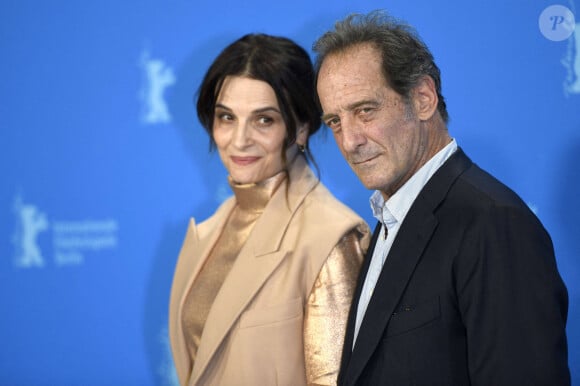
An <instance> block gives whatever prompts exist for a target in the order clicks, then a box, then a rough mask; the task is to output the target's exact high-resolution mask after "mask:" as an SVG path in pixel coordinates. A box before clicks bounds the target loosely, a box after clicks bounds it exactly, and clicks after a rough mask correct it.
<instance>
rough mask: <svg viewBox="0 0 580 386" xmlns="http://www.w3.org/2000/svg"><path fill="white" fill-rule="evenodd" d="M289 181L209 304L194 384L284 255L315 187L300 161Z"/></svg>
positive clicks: (272, 203) (194, 373) (268, 209)
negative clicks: (295, 221)
mask: <svg viewBox="0 0 580 386" xmlns="http://www.w3.org/2000/svg"><path fill="white" fill-rule="evenodd" d="M290 180H291V183H290V186H289V187H288V191H287V190H286V184H287V180H286V181H284V182H283V183H282V184H281V185H280V187H279V188H278V189H277V191H276V192H275V193H274V195H273V196H272V198H271V200H270V202H269V203H268V205H267V207H266V208H265V210H264V213H262V215H261V216H260V218H259V219H258V221H257V222H256V224H255V225H254V229H253V230H252V232H251V234H250V236H249V238H248V240H247V242H246V244H245V245H244V246H243V247H242V250H241V251H240V254H239V256H238V258H237V259H236V262H235V263H234V265H233V266H232V269H231V271H230V273H229V274H228V277H227V280H225V282H224V284H223V286H222V287H221V289H220V291H219V293H218V295H217V297H216V299H215V301H214V303H213V306H212V308H211V310H210V313H209V315H208V318H207V321H206V325H208V326H211V328H208V329H206V330H204V335H203V340H202V343H201V345H200V347H199V350H198V353H197V358H196V362H195V365H194V369H193V374H192V379H193V381H194V382H193V383H194V384H195V382H196V381H197V380H198V379H199V377H200V376H201V375H202V374H203V372H204V371H205V369H206V368H207V367H208V365H209V364H210V362H211V359H212V357H213V356H214V354H215V353H216V351H217V350H218V348H219V346H220V344H221V343H222V341H223V340H224V339H225V337H226V335H227V334H228V332H229V330H230V329H231V328H232V326H233V325H234V324H235V323H236V321H237V320H238V318H239V317H240V315H241V314H242V312H243V311H244V310H245V309H246V307H247V306H248V304H249V303H250V302H251V301H252V299H253V298H254V296H255V295H256V294H257V293H258V291H259V290H260V288H261V287H262V285H263V284H264V282H266V281H267V279H268V277H269V276H270V275H271V273H272V272H273V271H274V270H275V269H276V267H278V265H279V264H280V262H281V261H282V260H283V259H284V257H285V256H286V254H287V251H285V250H280V244H281V242H282V239H283V237H284V234H285V232H286V229H287V227H288V224H289V223H290V220H291V219H292V216H293V215H294V212H295V211H296V209H297V208H298V207H299V206H300V204H301V203H302V201H303V200H304V197H305V196H306V194H307V193H308V192H310V190H312V189H313V188H314V186H315V185H316V183H317V180H316V178H315V177H314V176H313V175H312V172H311V171H310V169H309V168H308V166H307V165H306V163H305V161H304V160H303V158H302V157H298V159H297V160H296V161H295V162H294V165H293V167H292V169H291V171H290ZM286 192H288V194H286Z"/></svg>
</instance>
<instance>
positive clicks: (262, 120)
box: [258, 116, 274, 126]
mask: <svg viewBox="0 0 580 386" xmlns="http://www.w3.org/2000/svg"><path fill="white" fill-rule="evenodd" d="M272 122H274V120H273V119H272V118H270V117H266V116H261V117H258V123H259V124H260V125H262V126H264V125H269V124H270V123H272Z"/></svg>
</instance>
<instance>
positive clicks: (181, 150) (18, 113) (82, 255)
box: [0, 0, 580, 386]
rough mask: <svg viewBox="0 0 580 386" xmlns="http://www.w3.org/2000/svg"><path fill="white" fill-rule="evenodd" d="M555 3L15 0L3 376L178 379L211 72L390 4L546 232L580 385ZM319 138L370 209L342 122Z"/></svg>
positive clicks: (205, 168)
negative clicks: (173, 288) (180, 320)
mask: <svg viewBox="0 0 580 386" xmlns="http://www.w3.org/2000/svg"><path fill="white" fill-rule="evenodd" d="M554 4H555V3H552V2H551V1H544V0H533V1H532V0H525V1H524V0H521V1H510V2H506V1H501V2H500V1H498V2H495V3H494V2H492V3H490V2H483V1H477V2H474V1H470V2H454V1H438V2H433V1H430V0H415V1H407V0H392V1H378V0H361V1H357V2H352V1H347V0H332V1H331V0H324V1H319V2H315V1H310V0H293V1H289V2H285V3H278V2H274V1H271V0H270V1H263V0H247V1H244V2H235V1H229V0H224V1H221V2H216V1H211V2H210V1H201V0H196V1H193V0H189V1H186V0H171V1H161V0H141V1H105V0H104V1H65V0H61V1H58V0H57V1H31V0H18V1H16V0H2V1H1V2H0V58H1V59H0V73H2V74H4V75H3V76H2V80H1V81H0V168H1V169H0V175H1V181H2V182H1V184H0V384H1V385H35V386H37V385H65V384H70V385H73V384H74V385H80V384H82V385H174V384H175V376H174V371H173V367H172V366H173V364H172V360H171V356H170V352H169V346H168V342H167V307H168V297H169V289H170V284H171V278H172V273H173V267H174V264H175V261H176V257H177V254H178V251H179V248H180V245H181V241H182V239H183V237H184V235H185V229H186V224H187V220H188V218H189V217H190V216H195V217H196V218H197V219H199V220H202V219H204V218H206V217H207V216H209V215H210V214H211V213H212V212H213V211H214V210H215V208H216V207H217V205H218V204H219V203H221V202H222V201H223V199H224V198H225V197H226V196H228V195H229V194H230V192H229V190H228V186H227V183H226V175H225V171H224V169H223V167H222V166H221V165H220V162H219V159H218V157H217V155H216V154H209V153H208V140H207V137H206V134H205V132H204V131H203V130H202V129H201V127H200V125H199V123H198V122H197V119H196V116H195V112H194V108H193V102H192V100H193V94H194V92H195V90H196V89H197V87H198V85H199V82H200V79H201V77H202V76H203V74H204V72H205V70H206V68H207V66H208V65H209V63H210V62H211V60H213V58H214V57H215V56H216V55H217V53H218V52H219V51H220V50H221V49H222V48H223V47H224V46H225V45H226V44H227V43H229V42H231V41H232V40H234V39H237V38H238V37H240V36H241V35H242V34H245V33H248V32H266V33H271V34H276V35H285V36H288V37H290V38H293V39H295V40H296V41H297V42H299V43H300V44H302V45H303V46H304V47H306V48H307V49H310V47H311V45H312V42H313V41H314V39H315V38H316V37H318V36H319V35H320V34H321V33H323V32H324V31H325V30H326V29H328V28H329V27H331V26H332V24H333V22H334V21H335V20H337V19H339V18H342V17H343V16H345V15H346V14H348V13H351V12H366V11H369V10H372V9H377V8H386V9H388V10H390V11H391V13H392V14H393V15H395V16H398V17H401V18H403V19H405V20H407V21H408V22H410V23H411V24H413V25H415V26H416V27H417V29H418V31H419V32H420V34H421V35H422V36H423V38H424V39H425V41H426V42H427V44H428V45H429V46H430V47H431V49H432V51H433V53H434V55H435V58H436V60H437V61H438V63H439V65H440V67H441V70H442V74H443V93H444V95H445V96H446V98H447V100H448V106H449V112H450V115H451V123H450V131H451V133H452V135H453V136H454V137H455V138H456V139H457V141H458V143H459V144H460V145H461V146H462V147H463V148H464V149H465V150H466V152H467V153H468V154H469V155H470V156H471V157H472V159H474V160H475V161H476V162H477V163H478V164H480V165H481V166H483V167H484V168H486V169H488V170H489V171H490V172H492V173H493V174H495V175H496V176H497V177H498V178H500V179H501V180H503V181H504V182H506V183H507V184H508V185H510V186H511V187H512V188H513V189H514V190H515V191H517V192H518V193H519V194H520V195H521V196H522V197H523V199H524V200H525V201H526V202H527V203H528V204H529V205H530V207H532V208H533V210H534V211H535V212H536V213H537V215H538V216H539V217H540V219H541V220H542V221H543V223H544V224H545V226H546V228H547V229H548V230H549V232H550V233H551V235H552V238H553V241H554V245H555V248H556V254H557V259H558V265H559V268H560V271H561V273H562V276H563V278H564V280H565V282H566V284H567V286H568V290H569V295H570V312H569V321H568V339H569V348H570V367H571V371H572V377H573V380H574V381H575V383H578V384H580V282H579V280H578V278H579V277H580V276H579V273H580V262H579V260H578V257H579V252H580V248H579V238H580V227H579V225H578V223H579V221H580V166H579V165H580V108H579V107H580V24H575V23H576V21H570V20H571V18H570V15H572V17H573V16H574V15H575V14H576V12H577V11H576V8H577V7H578V6H580V2H579V0H573V1H572V0H571V1H562V3H559V4H561V5H562V6H565V7H566V8H567V9H568V10H570V13H569V14H567V16H566V15H564V14H561V13H558V14H557V15H552V14H550V15H546V14H543V13H542V12H543V11H544V10H545V9H546V8H547V7H549V6H551V5H554ZM560 11H561V9H560ZM542 15H543V16H542ZM561 15H563V16H561ZM576 15H577V14H576ZM564 16H565V17H564ZM542 18H543V19H542ZM576 19H580V16H578V17H577V18H576ZM542 20H543V21H542ZM578 21H580V20H578ZM566 23H568V28H569V30H570V33H569V34H568V35H570V34H571V35H570V36H569V37H566V36H564V38H563V39H562V37H561V36H556V35H557V33H558V32H561V31H562V29H561V28H563V27H564V26H565V25H566ZM570 23H571V24H570ZM574 25H575V26H576V29H575V30H572V29H570V28H571V26H572V27H574ZM313 150H314V154H315V157H316V159H317V161H318V163H319V166H320V169H321V171H322V180H323V181H324V182H325V183H326V184H327V186H328V187H329V188H330V190H332V191H333V192H334V193H335V194H336V195H337V196H338V197H339V198H340V199H342V200H344V201H345V202H346V203H347V204H348V205H350V206H351V207H352V208H353V209H355V210H356V211H357V212H358V213H360V214H361V215H362V216H363V217H364V218H365V219H367V221H369V222H371V223H374V221H373V220H372V216H371V214H370V210H369V207H368V196H369V192H368V191H366V190H365V189H364V188H363V187H362V186H361V185H360V183H359V182H358V180H357V179H356V177H355V176H354V174H353V173H352V172H351V170H350V169H349V168H348V166H347V164H346V162H345V161H344V160H343V159H342V158H341V156H340V154H339V153H338V151H337V149H336V146H335V144H334V140H333V139H332V136H331V135H330V134H324V133H320V135H317V136H316V137H315V138H314V140H313Z"/></svg>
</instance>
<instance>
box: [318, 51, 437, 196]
mask: <svg viewBox="0 0 580 386" xmlns="http://www.w3.org/2000/svg"><path fill="white" fill-rule="evenodd" d="M381 66H382V62H381V57H380V53H379V51H378V50H377V49H375V48H374V47H373V46H371V45H370V44H364V45H357V46H354V47H351V48H349V49H347V50H346V51H344V52H340V53H336V54H331V55H329V56H328V57H327V58H326V59H324V61H323V63H322V66H321V68H320V72H319V75H318V88H317V91H318V96H319V98H320V102H321V105H322V110H323V120H324V123H325V124H326V125H327V126H328V127H330V129H331V130H332V132H333V134H334V139H335V140H336V143H337V145H338V147H339V148H340V151H341V153H342V155H343V156H344V157H345V158H346V160H347V161H348V163H349V164H350V166H351V168H352V169H353V171H354V172H355V173H356V175H357V176H358V178H359V179H360V180H361V182H362V183H363V185H364V186H365V187H366V188H367V189H373V190H375V189H376V190H380V191H382V193H383V196H384V197H385V198H386V199H388V198H389V197H390V196H392V195H393V194H394V193H395V192H396V191H397V190H398V189H399V188H400V187H401V186H402V185H403V184H404V183H405V182H406V181H407V180H408V179H409V178H410V177H411V176H412V175H413V174H414V173H415V172H416V171H417V170H418V169H419V168H420V167H421V166H422V165H423V163H424V162H425V153H426V149H427V139H428V138H427V134H426V133H425V130H424V129H423V127H422V125H421V122H420V121H419V119H418V118H417V117H416V115H415V114H414V110H413V100H411V101H410V102H409V103H405V100H404V99H403V98H402V97H401V96H400V95H399V94H397V93H396V92H395V91H394V90H393V89H392V88H390V87H389V86H388V85H387V82H386V80H385V79H384V77H383V74H382V69H381Z"/></svg>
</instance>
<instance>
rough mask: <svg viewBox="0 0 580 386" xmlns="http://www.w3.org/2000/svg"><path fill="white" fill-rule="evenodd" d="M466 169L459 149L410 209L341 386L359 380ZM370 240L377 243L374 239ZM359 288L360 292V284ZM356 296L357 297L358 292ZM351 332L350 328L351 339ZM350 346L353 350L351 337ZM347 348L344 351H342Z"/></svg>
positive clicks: (368, 309)
mask: <svg viewBox="0 0 580 386" xmlns="http://www.w3.org/2000/svg"><path fill="white" fill-rule="evenodd" d="M469 165H471V161H470V160H469V158H467V156H466V155H465V154H464V153H463V151H461V149H458V150H457V151H456V153H455V154H454V155H453V156H451V157H450V158H449V160H448V161H447V162H446V163H445V164H444V165H443V166H442V167H441V168H440V169H439V170H438V171H437V172H436V173H435V174H434V175H433V177H432V178H431V179H430V180H429V182H428V183H427V185H425V187H424V188H423V189H422V191H421V192H420V193H419V196H418V197H417V198H416V200H415V202H414V203H413V205H412V206H411V209H410V210H409V213H408V214H407V216H406V217H405V220H404V221H403V224H402V225H401V229H400V230H399V232H398V234H397V237H396V239H395V241H394V243H393V246H392V247H391V250H390V251H389V255H388V257H387V259H386V261H385V265H384V266H383V269H382V271H381V274H380V276H379V279H378V281H377V284H376V286H375V289H374V291H373V294H374V295H373V296H372V297H371V300H370V302H369V305H368V307H367V310H366V313H365V316H364V318H363V321H362V324H361V328H360V331H359V335H358V337H357V340H356V344H355V346H354V349H353V352H352V354H351V356H350V360H349V361H348V363H343V366H344V365H346V369H344V370H343V371H344V375H343V377H342V378H343V381H344V382H343V384H345V385H354V384H356V381H357V379H358V377H359V376H360V375H361V373H362V371H363V370H364V367H365V366H366V364H367V363H368V361H369V359H370V358H371V356H372V355H373V353H374V351H375V349H376V348H377V345H378V344H379V342H380V340H381V339H382V337H383V334H384V331H385V329H386V328H387V325H388V323H389V321H390V319H391V316H392V314H393V312H394V311H395V308H396V307H397V305H398V303H399V301H400V299H401V297H402V296H403V293H404V291H405V288H406V286H407V283H408V282H409V280H410V278H411V276H412V274H413V272H414V270H415V267H416V266H417V264H418V263H419V261H420V259H421V256H422V255H423V251H424V250H425V248H426V247H427V245H428V242H429V239H430V237H431V235H432V234H433V231H434V230H435V228H436V227H437V218H436V217H435V215H434V211H435V208H436V207H437V206H438V205H439V203H440V202H441V201H442V200H443V199H444V198H445V196H446V194H447V192H448V190H449V188H450V187H451V185H452V184H453V182H454V181H455V180H456V179H457V177H458V176H459V175H460V174H461V173H462V172H463V171H465V169H466V168H467V167H468V166H469ZM375 233H376V232H375ZM373 239H374V240H376V237H375V238H373ZM372 245H373V248H371V249H369V254H368V255H367V257H366V259H367V260H368V261H369V262H370V259H371V256H372V249H374V243H373V244H372ZM367 269H368V266H367ZM365 273H366V272H365ZM359 287H361V288H362V280H361V283H359ZM357 293H358V294H360V288H359V289H358V291H357ZM357 302H358V298H357ZM352 312H353V313H354V314H355V315H354V317H353V318H351V319H352V323H351V324H352V326H354V318H356V309H355V310H353V311H352ZM352 330H353V329H351V328H349V333H350V334H351V336H352ZM350 342H351V347H352V337H351V338H350ZM349 348H350V347H345V350H348V349H349ZM345 359H346V355H345Z"/></svg>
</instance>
